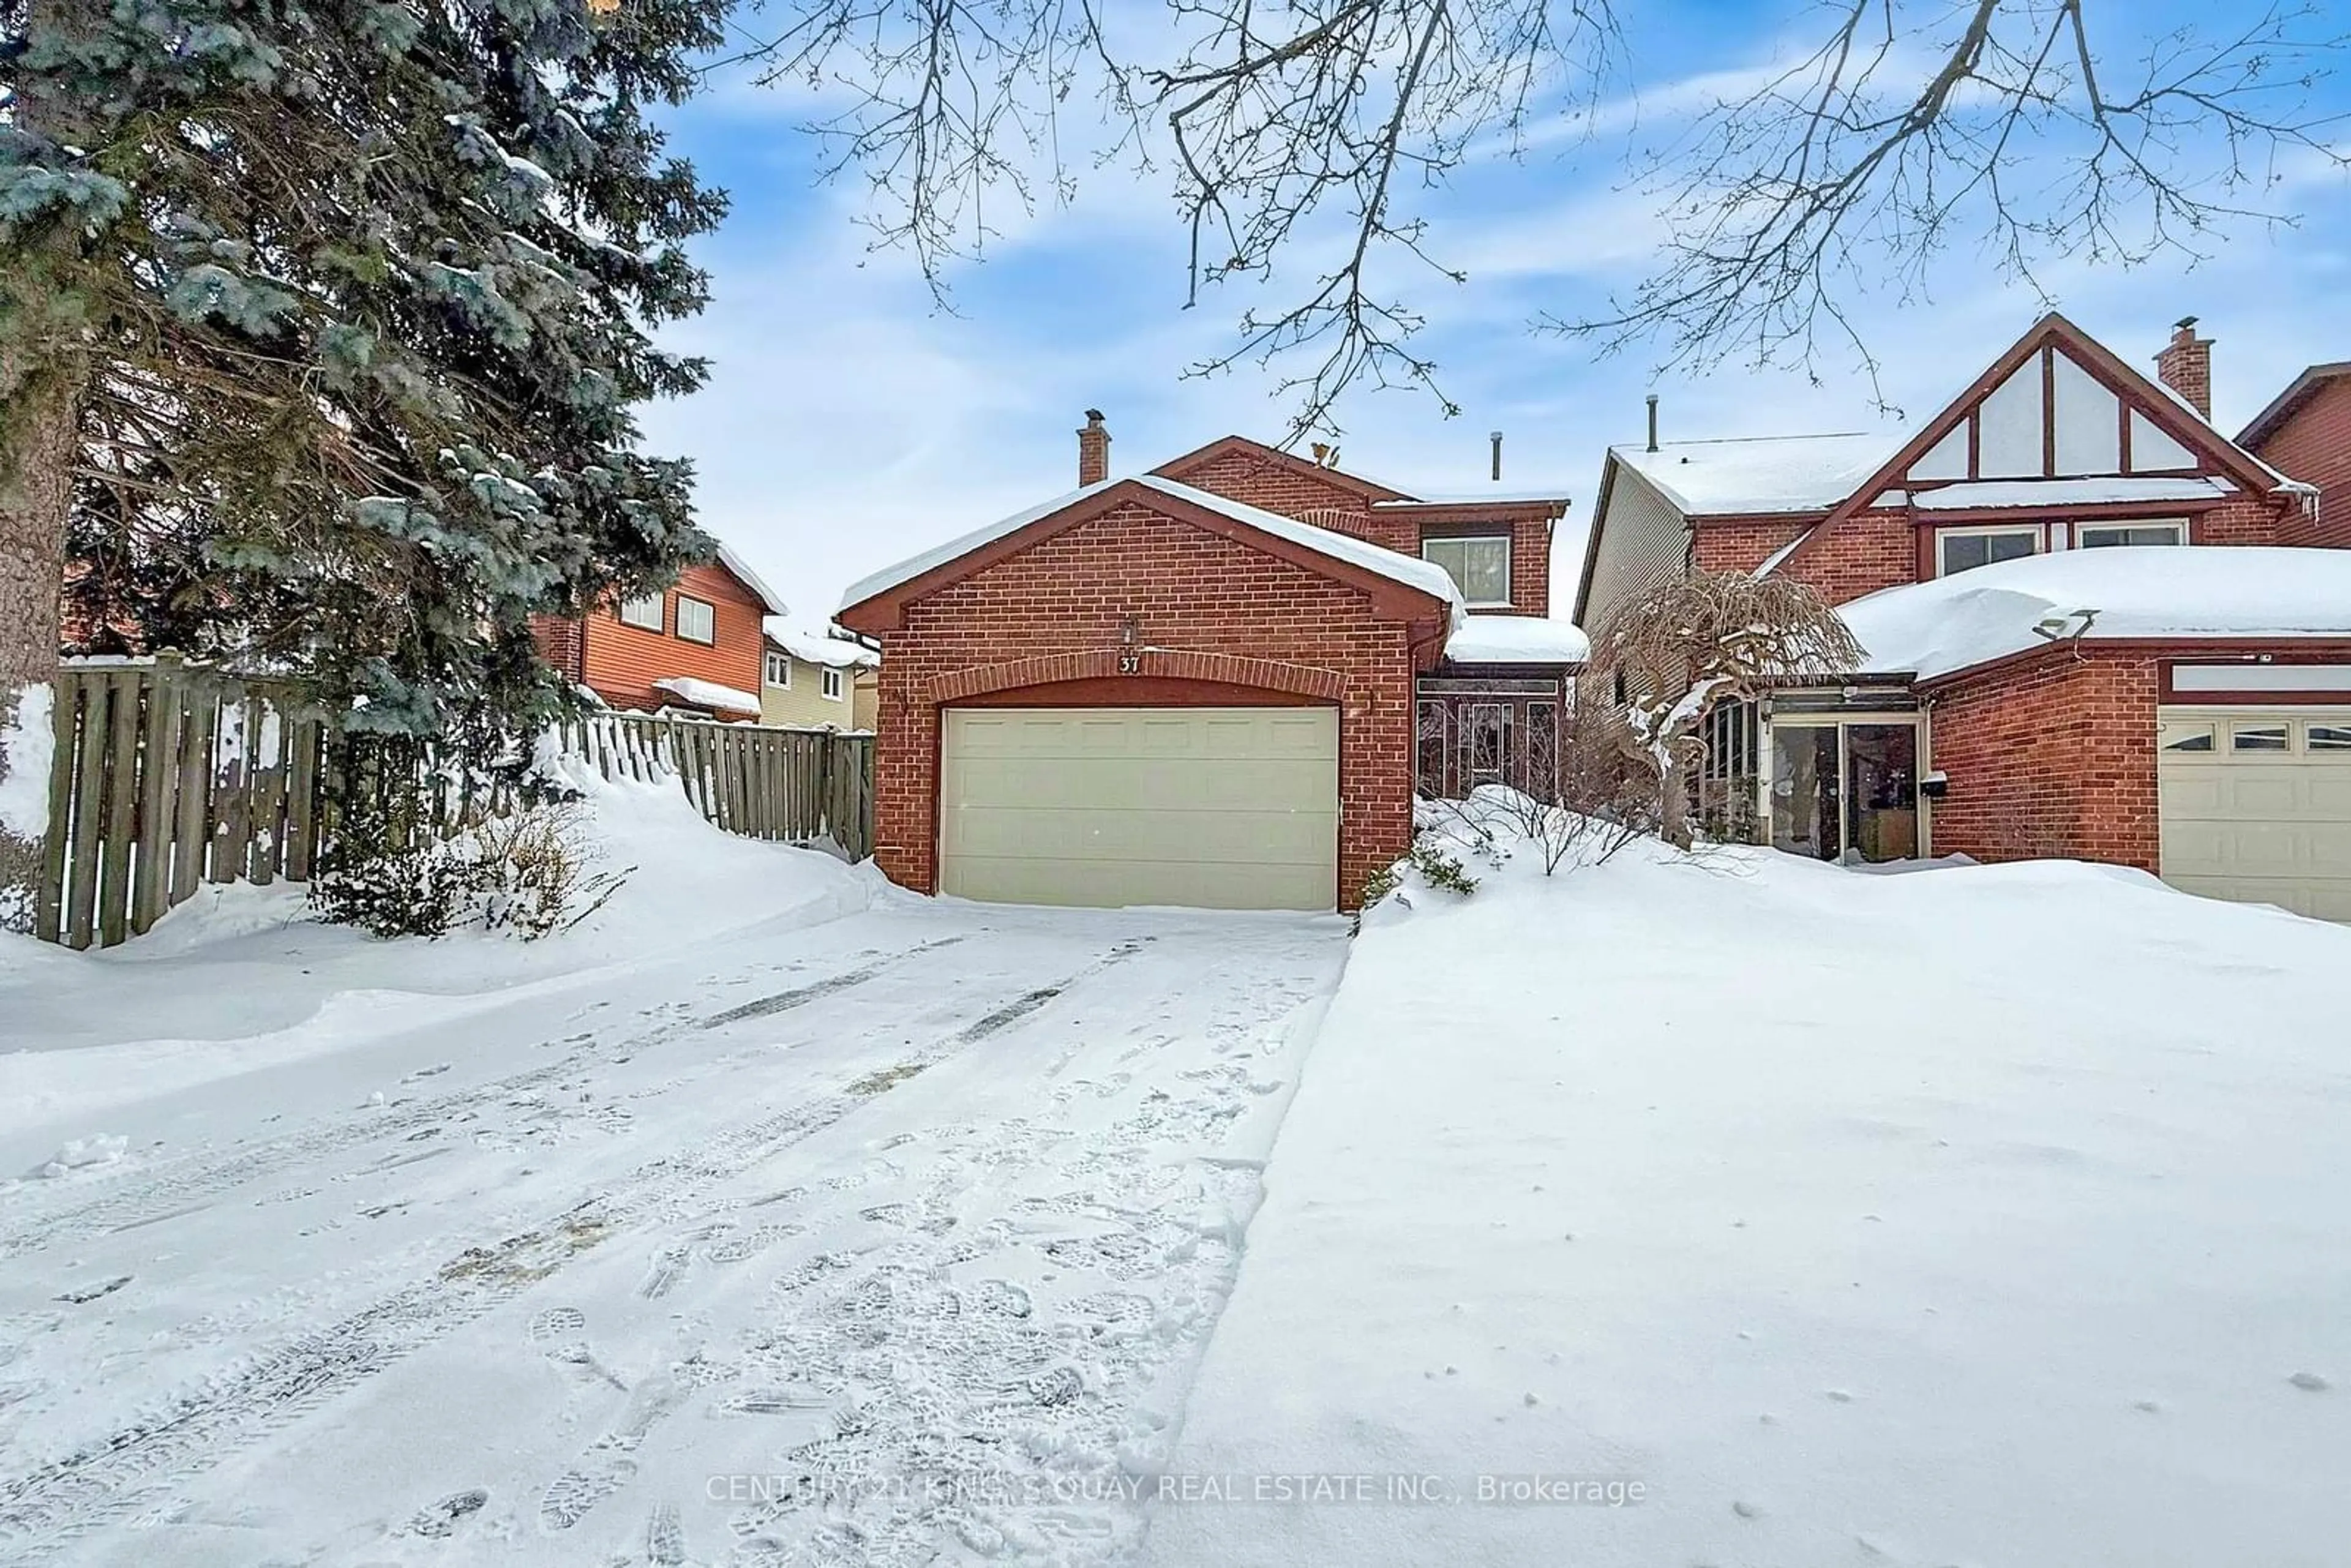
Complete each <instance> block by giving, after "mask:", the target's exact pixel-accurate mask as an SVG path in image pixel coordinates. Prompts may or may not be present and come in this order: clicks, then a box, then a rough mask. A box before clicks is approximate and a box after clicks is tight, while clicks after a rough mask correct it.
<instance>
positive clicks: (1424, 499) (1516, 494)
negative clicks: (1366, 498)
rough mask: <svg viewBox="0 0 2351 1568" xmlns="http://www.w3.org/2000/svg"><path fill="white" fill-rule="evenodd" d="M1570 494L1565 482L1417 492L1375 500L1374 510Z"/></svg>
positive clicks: (1527, 501)
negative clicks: (1426, 493) (1401, 497)
mask: <svg viewBox="0 0 2351 1568" xmlns="http://www.w3.org/2000/svg"><path fill="white" fill-rule="evenodd" d="M1389 488H1391V489H1393V488H1395V486H1389ZM1567 496H1568V493H1567V489H1566V487H1565V486H1552V487H1550V488H1549V489H1542V490H1500V489H1495V490H1454V491H1448V492H1447V493H1446V494H1443V495H1437V496H1415V497H1411V498H1410V499H1408V500H1402V501H1374V502H1373V503H1372V510H1374V512H1384V511H1386V510H1388V509H1390V508H1391V507H1393V508H1395V509H1396V510H1399V511H1410V510H1411V509H1412V508H1413V507H1505V506H1517V507H1526V506H1537V505H1541V504H1544V503H1550V504H1552V505H1564V504H1565V503H1566V501H1567Z"/></svg>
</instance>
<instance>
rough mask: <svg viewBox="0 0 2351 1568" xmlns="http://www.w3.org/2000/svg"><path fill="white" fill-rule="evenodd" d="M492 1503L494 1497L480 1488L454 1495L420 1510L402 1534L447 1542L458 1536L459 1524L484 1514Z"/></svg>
mask: <svg viewBox="0 0 2351 1568" xmlns="http://www.w3.org/2000/svg"><path fill="white" fill-rule="evenodd" d="M489 1500H490V1494H489V1493H488V1492H486V1491H484V1490H481V1489H480V1488H479V1487H475V1488H471V1489H469V1490H465V1491H461V1492H452V1493H450V1494H449V1495H448V1496H447V1497H444V1498H443V1499H442V1500H440V1501H439V1502H436V1503H434V1504H432V1505H431V1506H430V1507H427V1508H422V1509H419V1510H417V1511H416V1512H415V1514H414V1515H413V1517H411V1518H410V1520H409V1521H408V1522H407V1523H406V1524H405V1525H403V1526H402V1527H401V1533H402V1534H405V1535H422V1536H424V1537H426V1538H427V1539H429V1540H433V1541H445V1540H447V1539H448V1538H449V1537H450V1536H451V1535H452V1534H454V1533H455V1531H456V1529H457V1526H458V1525H459V1524H461V1523H462V1522H464V1521H465V1520H468V1519H470V1518H472V1517H473V1516H474V1515H475V1514H477V1513H479V1512H481V1511H482V1507H483V1505H484V1504H486V1503H487V1502H488V1501H489Z"/></svg>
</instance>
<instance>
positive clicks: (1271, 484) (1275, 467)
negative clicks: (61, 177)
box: [1167, 452, 1420, 550]
mask: <svg viewBox="0 0 2351 1568" xmlns="http://www.w3.org/2000/svg"><path fill="white" fill-rule="evenodd" d="M1167 477H1169V478H1171V479H1173V480H1175V482H1176V483H1177V484H1179V485H1189V486H1192V487H1193V488H1194V489H1196V490H1208V491H1212V492H1214V493H1215V494H1217V495H1219V496H1222V497H1225V498H1227V499H1228V500H1233V501H1238V502H1240V503H1241V504H1242V505H1243V506H1245V507H1264V508H1265V509H1266V510H1267V511H1269V512H1280V514H1281V515H1282V516H1283V517H1303V516H1305V515H1306V514H1307V513H1308V512H1311V511H1317V510H1324V509H1335V510H1338V511H1342V512H1355V513H1361V514H1366V515H1367V514H1368V513H1369V511H1370V508H1369V507H1368V506H1367V505H1366V503H1365V502H1364V498H1363V497H1361V496H1359V495H1357V494H1356V493H1355V492H1354V491H1353V490H1350V489H1347V488H1346V487H1344V486H1340V485H1334V484H1332V483H1331V482H1330V481H1329V480H1327V479H1319V478H1316V477H1315V476H1313V475H1311V474H1309V473H1305V472H1302V471H1301V470H1299V469H1297V468H1294V467H1292V466H1290V465H1288V464H1283V463H1273V462H1269V461H1268V460H1267V459H1265V458H1263V457H1259V456H1258V455H1255V454H1253V453H1249V452H1227V453H1224V454H1222V455H1218V456H1215V457H1210V458H1208V459H1207V460H1206V461H1204V462H1201V463H1198V464H1196V465H1193V466H1191V467H1189V468H1186V469H1184V470H1183V471H1182V472H1180V473H1175V474H1170V475H1168V476H1167ZM1363 526H1364V528H1376V527H1378V526H1379V525H1377V524H1376V523H1372V522H1368V521H1367V522H1366V523H1364V525H1363ZM1348 531H1349V532H1350V533H1353V532H1355V531H1356V530H1355V529H1354V528H1349V529H1348ZM1410 531H1411V529H1410V526H1409V525H1405V533H1407V534H1408V533H1410ZM1359 537H1361V538H1369V539H1371V540H1372V541H1373V542H1374V544H1382V545H1387V547H1388V548H1389V549H1396V548H1397V547H1396V546H1395V545H1393V544H1389V542H1388V539H1387V538H1378V537H1375V536H1374V535H1373V534H1371V533H1363V534H1361V535H1360V536H1359ZM1410 548H1411V549H1414V550H1417V549H1419V548H1420V547H1419V544H1418V542H1417V541H1415V542H1414V543H1413V544H1412V545H1411V547H1410Z"/></svg>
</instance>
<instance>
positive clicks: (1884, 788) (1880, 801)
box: [1844, 724, 1918, 861]
mask: <svg viewBox="0 0 2351 1568" xmlns="http://www.w3.org/2000/svg"><path fill="white" fill-rule="evenodd" d="M1844 770H1845V791H1844V800H1845V816H1846V822H1845V845H1846V847H1847V848H1848V849H1854V850H1858V851H1860V852H1861V858H1862V859H1864V860H1865V861H1907V860H1911V859H1914V858H1915V857H1916V856H1917V853H1918V730H1917V726H1915V725H1907V724H1849V725H1846V726H1845V727H1844Z"/></svg>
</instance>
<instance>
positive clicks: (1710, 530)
mask: <svg viewBox="0 0 2351 1568" xmlns="http://www.w3.org/2000/svg"><path fill="white" fill-rule="evenodd" d="M1817 520H1818V519H1816V518H1812V517H1796V518H1788V517H1764V518H1760V519H1752V520H1749V521H1745V522H1732V523H1699V524H1698V525H1697V526H1696V527H1695V528H1693V529H1692V530H1691V532H1692V535H1693V538H1692V542H1691V546H1690V549H1691V552H1692V555H1693V558H1694V559H1695V560H1696V563H1697V566H1698V570H1700V571H1753V570H1755V569H1756V568H1757V567H1759V566H1761V565H1762V564H1763V563H1764V562H1765V561H1767V560H1770V559H1771V554H1772V552H1773V551H1774V550H1778V549H1784V548H1785V547H1786V545H1787V543H1788V541H1789V540H1790V539H1792V538H1795V537H1796V536H1797V535H1798V534H1801V533H1802V532H1803V531H1804V530H1805V529H1806V528H1811V527H1812V526H1813V523H1814V522H1815V521H1817Z"/></svg>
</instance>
